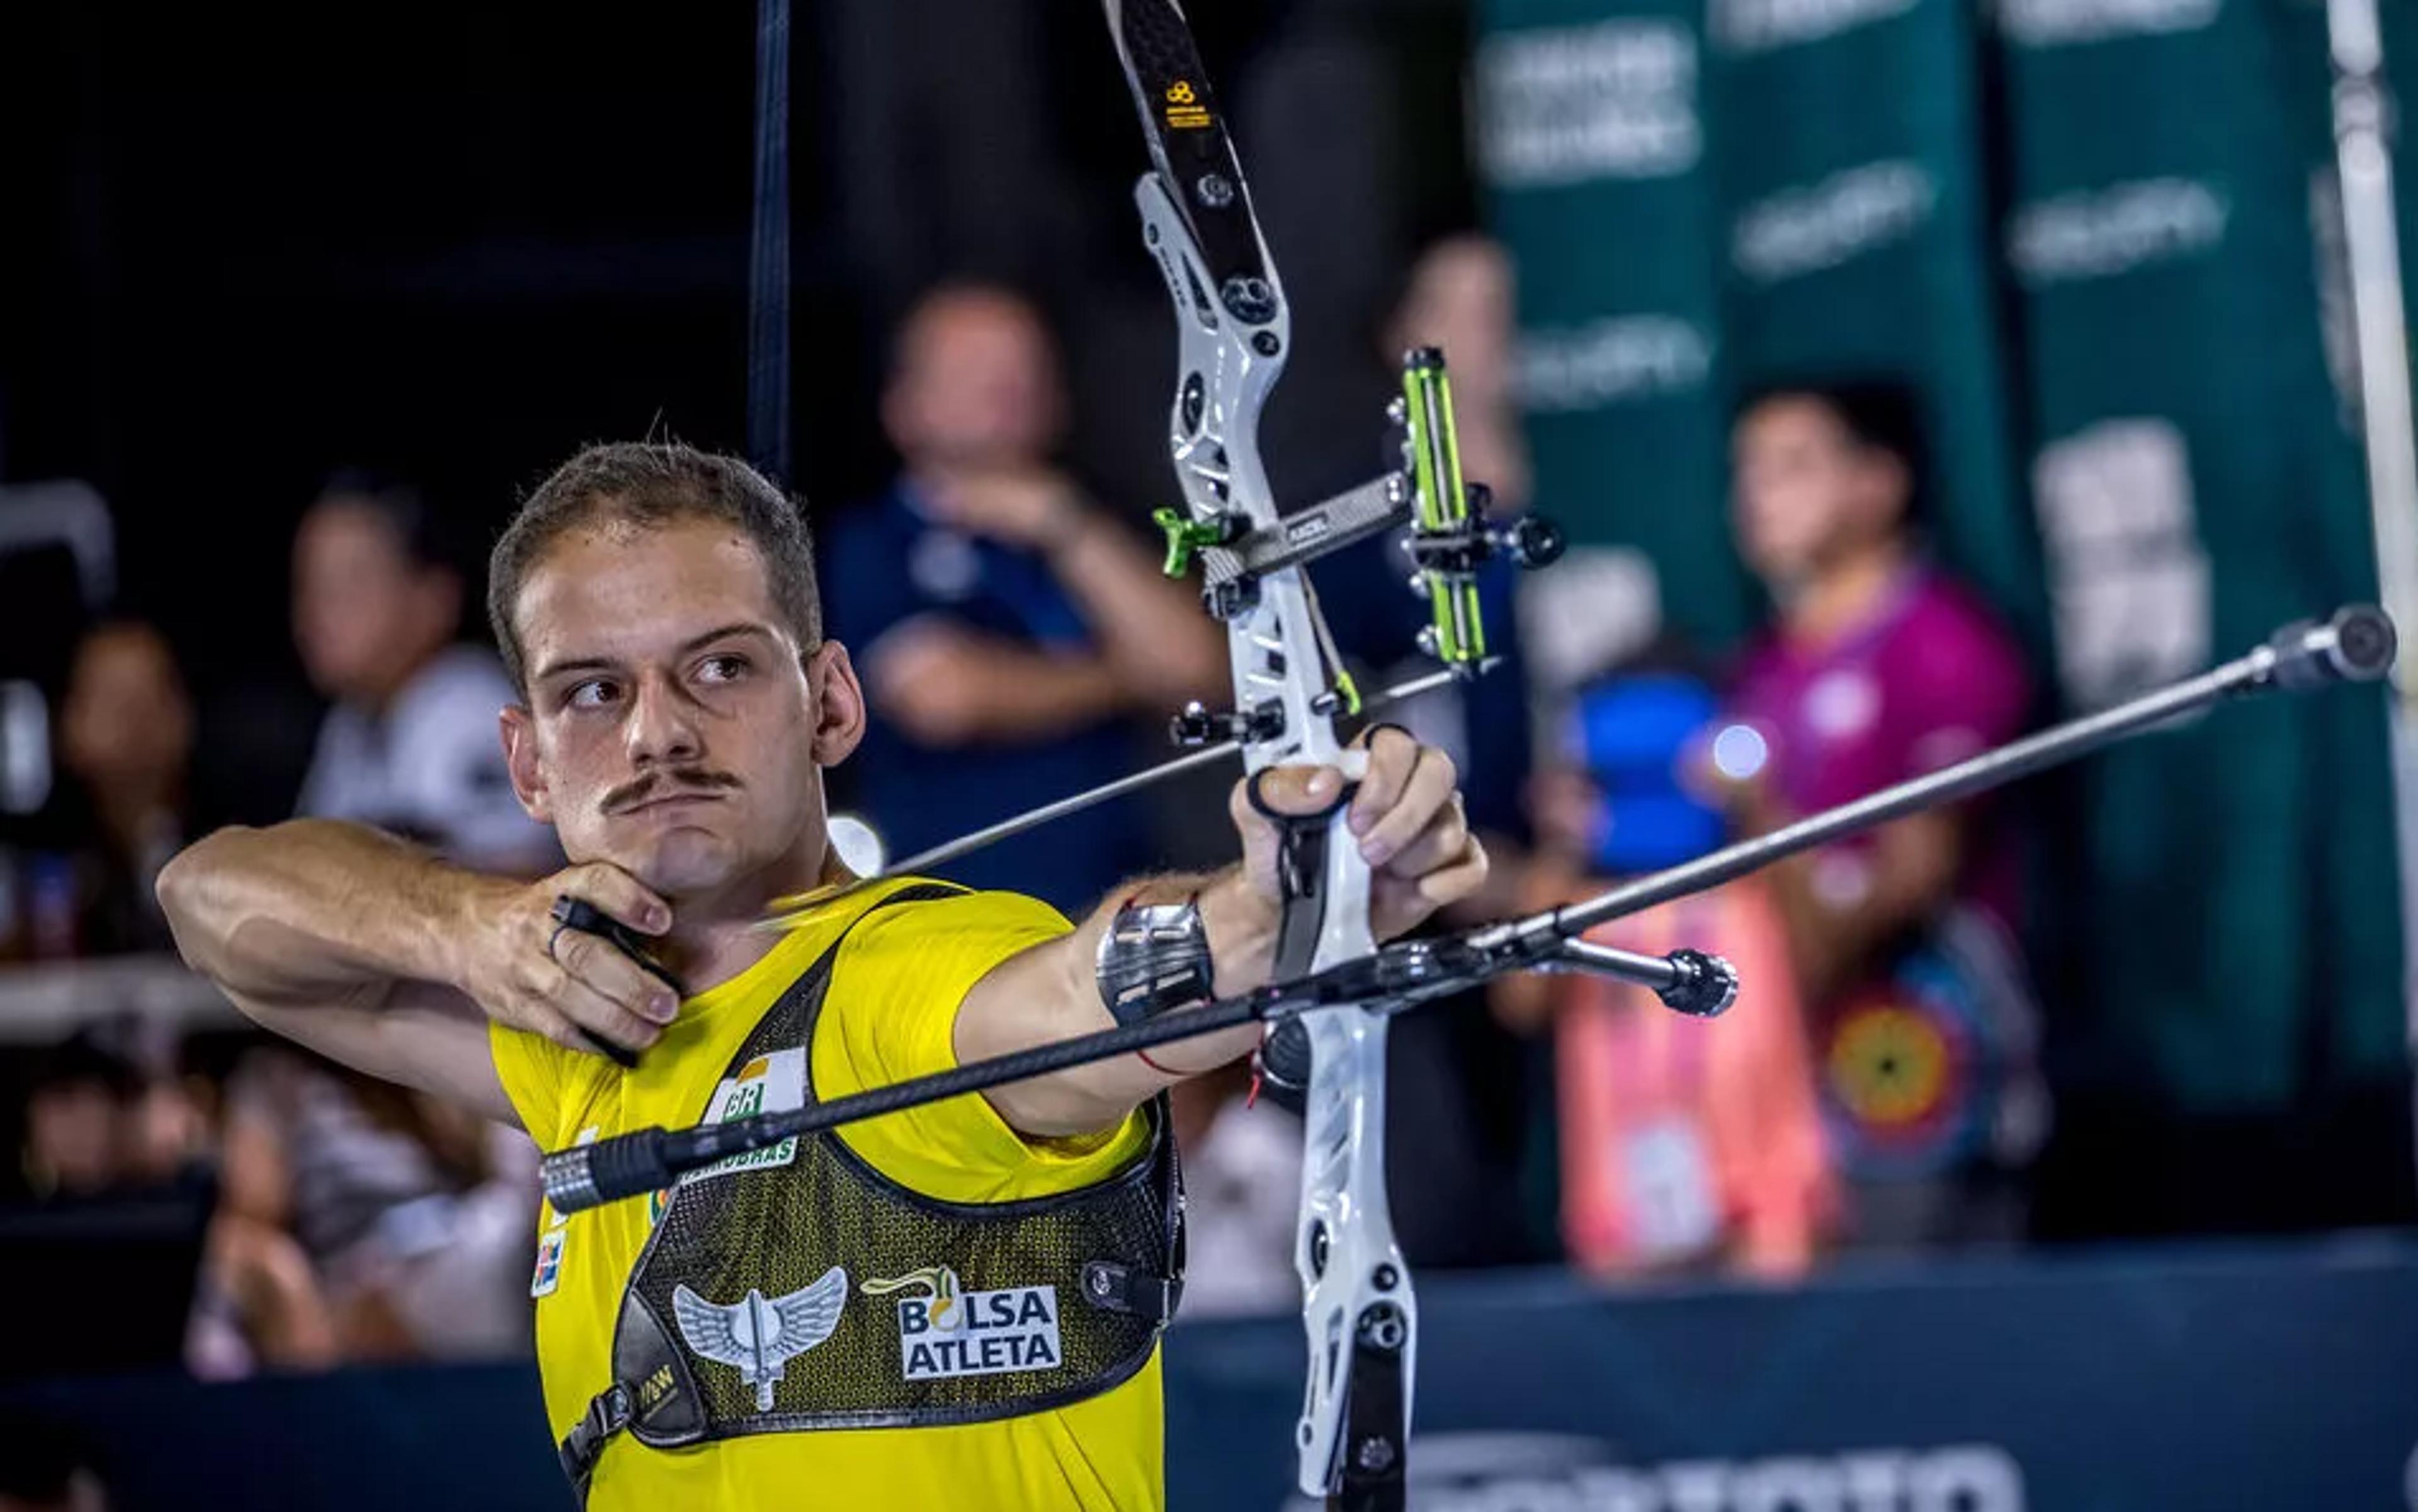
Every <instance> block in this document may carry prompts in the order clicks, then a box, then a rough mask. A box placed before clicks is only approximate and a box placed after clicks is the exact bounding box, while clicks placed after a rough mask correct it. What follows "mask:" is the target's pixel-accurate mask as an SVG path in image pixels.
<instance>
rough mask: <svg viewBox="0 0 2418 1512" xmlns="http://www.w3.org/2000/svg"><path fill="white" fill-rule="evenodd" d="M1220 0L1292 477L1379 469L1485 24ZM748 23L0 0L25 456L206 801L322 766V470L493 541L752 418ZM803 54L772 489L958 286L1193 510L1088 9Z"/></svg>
mask: <svg viewBox="0 0 2418 1512" xmlns="http://www.w3.org/2000/svg"><path fill="white" fill-rule="evenodd" d="M1197 9H1198V10H1199V11H1200V12H1201V13H1200V15H1198V16H1197V17H1196V18H1195V22H1196V25H1197V26H1198V29H1199V31H1200V34H1201V46H1202V48H1203V50H1204V53H1206V54H1207V58H1208V62H1209V64H1210V67H1211V69H1212V72H1213V74H1215V75H1216V76H1217V77H1219V78H1221V79H1225V80H1228V81H1230V82H1231V86H1230V88H1229V91H1228V103H1229V106H1230V109H1231V110H1232V113H1233V114H1234V115H1235V117H1236V119H1237V122H1238V128H1239V130H1240V132H1241V134H1242V135H1243V137H1244V138H1245V141H1244V147H1245V152H1246V156H1247V160H1250V161H1251V162H1252V164H1253V166H1254V172H1255V181H1256V187H1257V189H1258V191H1259V195H1260V199H1261V202H1262V210H1263V216H1264V218H1265V220H1266V221H1267V223H1268V225H1269V235H1270V237H1271V239H1272V240H1273V241H1274V242H1276V244H1277V251H1278V257H1279V261H1280V264H1281V266H1283V267H1284V268H1285V270H1286V273H1287V277H1288V280H1289V282H1290V283H1291V284H1292V289H1291V292H1292V294H1293V298H1294V301H1295V303H1296V307H1297V308H1298V309H1299V310H1301V311H1302V312H1304V313H1303V315H1302V316H1300V317H1297V318H1298V319H1299V320H1300V321H1301V324H1302V325H1303V326H1304V327H1306V328H1305V329H1303V330H1302V331H1301V332H1300V338H1299V340H1298V341H1297V343H1296V359H1295V360H1294V362H1293V366H1292V372H1291V374H1290V376H1289V379H1288V383H1287V386H1286V394H1285V402H1284V403H1283V404H1281V405H1277V406H1273V407H1272V409H1271V414H1270V424H1269V431H1268V435H1267V445H1268V451H1269V456H1270V462H1271V466H1272V468H1273V469H1274V470H1275V472H1276V475H1277V478H1278V483H1279V487H1280V488H1284V487H1288V485H1290V486H1292V487H1297V488H1299V489H1302V490H1304V491H1307V490H1308V489H1310V488H1316V487H1323V486H1326V485H1328V484H1331V483H1337V482H1339V481H1345V480H1351V479H1354V478H1356V476H1357V475H1358V474H1359V473H1361V472H1364V471H1365V470H1366V465H1367V462H1368V457H1367V456H1366V455H1364V454H1363V453H1364V452H1366V451H1368V450H1369V448H1368V447H1363V446H1360V445H1357V444H1355V443H1354V441H1353V440H1352V439H1350V438H1354V437H1361V438H1373V436H1374V435H1375V434H1376V426H1375V424H1374V418H1375V411H1374V410H1373V408H1371V409H1367V410H1360V411H1356V412H1354V411H1353V410H1351V409H1350V408H1349V407H1348V406H1351V405H1361V404H1366V405H1375V404H1377V403H1379V402H1381V399H1382V392H1381V389H1380V387H1379V386H1380V384H1381V383H1382V375H1381V374H1380V373H1379V372H1378V370H1377V369H1376V367H1375V365H1374V334H1375V330H1374V328H1375V322H1376V318H1377V314H1378V312H1379V311H1380V310H1382V309H1383V307H1384V305H1385V302H1386V301H1387V299H1388V298H1390V295H1391V292H1392V289H1391V280H1392V278H1393V277H1394V270H1395V269H1396V268H1398V267H1400V265H1401V264H1402V263H1403V261H1404V260H1405V258H1406V256H1407V253H1408V252H1409V251H1410V249H1411V248H1413V247H1414V246H1416V243H1417V241H1419V240H1420V239H1423V238H1424V237H1427V236H1429V235H1431V234H1433V233H1435V232H1437V231H1440V230H1444V229H1448V228H1449V227H1451V226H1453V225H1454V224H1456V223H1459V222H1460V221H1463V220H1465V219H1466V218H1467V217H1468V215H1469V213H1470V211H1469V206H1468V204H1467V192H1468V191H1467V189H1466V183H1465V175H1464V172H1463V169H1462V155H1461V140H1460V124H1459V118H1458V111H1457V105H1456V103H1455V102H1457V100H1458V99H1459V95H1460V91H1459V88H1458V83H1459V80H1458V69H1459V67H1460V63H1459V58H1460V55H1461V53H1462V49H1463V47H1464V40H1463V38H1464V31H1465V27H1466V25H1467V19H1466V17H1465V16H1464V15H1463V13H1462V8H1461V7H1459V6H1458V5H1455V4H1451V3H1446V0H1423V3H1401V0H1396V3H1391V4H1375V3H1370V4H1357V5H1354V4H1327V5H1320V4H1301V5H1281V4H1276V3H1270V0H1219V3H1217V4H1215V5H1206V6H1201V7H1197ZM754 10H755V8H754V7H752V6H743V5H735V4H734V5H721V6H711V7H693V8H681V9H680V10H678V11H669V10H664V9H659V8H649V9H643V10H642V9H638V8H627V9H623V8H593V7H588V8H572V7H568V6H563V7H550V8H539V7H514V8H494V7H473V6H467V5H460V4H436V5H421V6H413V7H408V8H391V9H389V10H387V11H385V12H384V14H383V17H382V18H378V19H373V18H372V17H368V16H365V15H364V14H363V13H361V12H357V11H345V12H342V13H339V12H331V11H321V12H296V13H292V14H288V13H284V12H280V13H278V14H277V15H276V16H275V18H274V19H271V18H269V17H268V16H263V15H253V16H247V15H244V14H240V13H234V12H224V11H220V10H216V9H205V10H186V9H173V10H170V9H163V10H161V11H160V12H158V13H151V14H142V15H139V16H129V15H126V14H123V13H118V12H103V11H99V10H96V9H95V8H90V7H78V6H71V5H68V4H63V3H54V0H50V3H46V0H35V3H21V4H15V5H11V6H9V7H7V8H5V9H0V112H5V115H0V135H4V136H5V140H6V142H7V144H8V145H7V148H6V151H5V154H0V204H6V205H8V206H11V211H12V213H11V215H10V217H9V221H8V226H7V229H6V233H5V235H0V259H5V263H0V480H5V481H28V480H35V479H43V478H53V477H78V478H83V479H86V480H89V481H91V482H92V483H93V484H95V485H96V486H97V487H98V488H99V490H100V491H101V493H102V494H103V496H105V497H106V498H107V499H108V501H109V503H110V505H111V507H112V510H113V512H114V513H115V517H116V520H117V523H118V531H119V550H120V553H121V558H122V560H121V576H120V582H121V592H120V605H119V606H120V607H121V608H122V609H124V610H127V611H129V612H133V613H137V614H141V615H144V616H145V617H148V618H152V619H157V620H159V621H161V623H162V624H163V625H164V626H165V627H166V628H167V630H168V631H169V633H170V634H171V635H172V636H173V637H175V639H176V643H177V645H178V647H179V649H180V651H181V652H182V654H183V655H184V657H185V659H186V661H187V664H188V668H187V669H188V674H189V676H191V678H192V679H193V680H195V682H196V683H197V685H198V686H197V692H198V693H199V694H200V695H201V699H202V704H203V709H204V720H205V728H204V734H203V739H202V741H201V749H202V751H203V752H205V753H207V759H208V760H209V761H210V763H211V770H207V771H204V772H202V773H201V774H200V782H201V784H202V787H203V789H204V790H203V792H202V793H201V794H200V795H198V796H199V797H200V799H201V801H202V802H203V803H204V805H205V807H206V809H207V810H209V811H210V812H208V813H207V814H206V815H205V816H204V817H206V818H218V817H248V818H253V817H256V818H273V817H282V816H283V813H284V812H285V811H286V808H285V805H286V804H287V802H288V801H289V800H290V797H291V793H292V790H293V787H294V786H295V784H296V783H297V782H298V778H299V773H300V767H301V763H302V761H303V759H304V756H305V755H306V754H307V741H308V736H309V730H310V726H311V722H312V719H313V717H314V712H315V710H314V708H313V706H312V704H311V702H310V699H309V695H307V693H306V692H305V690H304V689H303V687H302V684H301V680H300V677H299V672H298V665H297V664H296V662H295V659H294V656H293V653H292V650H291V647H290V643H289V640H288V637H287V632H286V562H287V556H288V549H289V540H290V535H291V531H292V527H293V526H294V523H295V522H296V520H297V519H298V517H299V515H300V513H301V511H302V509H303V507H304V506H305V505H306V504H307V503H308V502H309V500H310V498H311V496H312V495H313V493H314V490H315V488H316V487H317V485H318V483H319V482H320V481H321V480H322V479H323V478H324V477H325V476H326V475H327V474H328V472H329V470H330V469H332V468H334V467H336V466H344V465H368V466H375V467H378V468H381V469H385V470H389V471H392V472H396V473H400V474H402V475H404V476H406V477H408V478H411V479H415V480H417V481H420V482H421V484H422V486H423V487H424V488H425V489H427V490H428V491H429V492H430V493H431V494H432V495H433V496H435V498H436V501H437V504H438V507H439V509H440V512H441V513H442V515H443V516H444V518H445V520H446V521H447V522H448V523H449V524H450V525H451V527H452V528H451V535H452V537H453V544H454V549H455V551H456V553H457V554H458V555H460V556H461V557H463V559H464V561H465V563H466V564H467V565H469V566H471V567H473V568H475V567H476V566H477V565H478V564H479V562H480V561H481V559H482V556H483V552H484V548H485V546H486V545H487V543H488V542H489V541H490V540H491V539H492V535H493V532H494V531H495V530H497V528H499V527H500V525H501V522H502V520H503V519H504V517H505V516H506V514H507V513H508V512H509V509H510V507H511V504H512V502H513V498H514V497H515V496H516V493H517V492H518V491H519V490H522V489H525V488H527V487H528V486H529V485H530V484H531V483H533V482H534V481H536V480H537V479H538V478H540V477H542V476H543V473H544V472H545V470H546V469H547V468H549V467H550V466H552V465H553V464H554V463H555V462H557V461H559V459H560V458H562V457H563V456H565V455H566V454H568V453H569V452H570V451H572V450H573V449H574V447H576V446H577V445H579V444H580V443H582V442H585V441H589V440H593V439H599V438H607V437H628V436H637V435H649V434H669V435H678V436H680V437H681V438H684V439H687V440H690V441H694V442H696V443H698V444H701V445H705V446H710V447H716V448H727V449H734V450H735V449H738V448H740V447H741V446H742V444H743V442H744V440H745V414H744V403H745V360H744V359H745V350H744V348H745V335H746V326H745V303H746V291H747V282H746V281H747V259H748V234H749V223H750V222H749V215H750V203H749V196H750V190H751V183H752V167H751V161H752V154H753V150H754V115H753V113H754V104H755V101H754V87H755V84H754V81H755V69H754V48H755V14H754ZM1036 21H1037V22H1038V24H1035V23H1036ZM1305 72H1307V73H1308V75H1310V79H1309V81H1308V82H1309V83H1311V84H1312V85H1313V86H1312V87H1310V88H1308V89H1305V88H1303V87H1301V85H1302V84H1303V83H1304V82H1305V80H1304V77H1303V76H1304V73H1305ZM1270 79H1275V80H1278V87H1276V88H1271V89H1266V90H1262V89H1260V88H1259V87H1257V86H1258V84H1259V83H1260V82H1261V81H1263V80H1270ZM842 81H845V84H846V86H845V87H844V88H843V87H842V86H841V85H842ZM791 83H792V90H791V123H792V129H791V141H792V161H791V193H792V199H793V205H794V213H793V224H794V246H793V258H792V265H793V279H794V283H795V302H796V319H795V328H794V336H795V340H796V358H795V377H794V387H795V393H796V414H795V420H796V426H797V452H796V454H797V457H798V464H797V469H796V470H797V476H796V477H795V478H793V479H791V480H789V481H790V482H791V483H792V484H793V486H795V487H797V488H798V489H799V490H800V491H801V492H802V493H803V494H804V495H805V496H806V497H807V498H808V500H809V502H810V507H811V509H812V510H813V511H814V512H817V513H818V514H819V513H820V512H824V511H827V510H829V509H831V508H834V507H837V506H839V505H842V504H843V503H845V502H846V501H848V500H849V499H852V498H855V497H857V496H862V495H864V494H865V493H866V492H868V491H869V490H870V489H872V488H873V487H874V486H875V485H876V484H878V482H879V481H880V478H881V476H882V473H883V471H884V469H885V467H886V466H887V464H888V460H889V459H888V458H887V456H886V454H885V452H884V450H883V447H882V445H881V443H880V433H879V429H878V426H877V424H876V421H875V414H874V401H875V398H876V395H877V393H878V389H879V378H880V363H881V342H882V337H881V333H882V331H883V330H884V328H886V327H887V325H888V323H889V322H890V321H891V320H892V319H893V318H894V317H895V314H896V313H898V312H899V311H900V310H901V309H902V308H903V307H904V305H905V304H906V302H907V301H908V300H909V299H910V298H912V296H913V295H914V294H915V293H916V292H918V291H919V290H921V289H922V288H924V287H926V286H928V285H929V284H930V283H934V282H936V281H937V280H939V279H941V278H943V277H948V276H960V275H969V274H972V275H984V276H994V277H1002V278H1006V279H1009V280H1012V281H1015V282H1018V283H1021V284H1023V285H1025V286H1026V287H1028V288H1029V289H1030V290H1031V291H1032V292H1033V293H1035V294H1036V295H1038V296H1039V297H1040V298H1041V299H1042V300H1043V302H1044V303H1045V304H1046V305H1047V306H1048V309H1049V310H1050V312H1051V313H1052V314H1053V316H1054V317H1055V318H1056V319H1057V321H1058V323H1059V324H1060V327H1061V328H1062V331H1063V332H1064V335H1065V337H1066V338H1067V342H1068V346H1069V350H1070V353H1071V354H1072V356H1071V358H1070V369H1071V373H1070V377H1071V381H1072V383H1073V385H1074V388H1075V390H1076V405H1075V413H1076V414H1077V416H1078V417H1079V427H1080V429H1079V434H1078V435H1076V437H1075V438H1074V440H1073V442H1072V446H1071V452H1072V455H1071V459H1070V460H1072V461H1073V462H1074V464H1075V465H1076V466H1078V468H1079V470H1080V471H1082V472H1084V473H1086V474H1088V475H1089V476H1091V477H1092V478H1093V479H1094V481H1095V482H1097V483H1098V484H1100V485H1101V486H1102V487H1103V489H1104V491H1106V492H1108V493H1110V494H1111V495H1114V496H1118V498H1119V499H1120V501H1121V500H1122V499H1124V498H1127V497H1131V498H1133V499H1134V502H1133V503H1132V505H1131V507H1130V510H1129V513H1130V514H1131V516H1132V517H1134V518H1135V519H1137V520H1139V519H1140V517H1141V516H1142V515H1143V514H1144V513H1145V512H1146V511H1147V508H1148V507H1149V506H1150V505H1153V504H1156V503H1160V502H1165V501H1166V500H1167V499H1168V497H1170V496H1171V490H1168V489H1166V488H1165V486H1164V479H1165V468H1166V462H1165V456H1164V451H1163V450H1162V448H1161V445H1160V443H1159V440H1158V435H1159V432H1160V428H1161V425H1162V424H1163V420H1162V419H1161V415H1162V406H1163V405H1164V404H1165V397H1164V394H1165V389H1166V382H1167V381H1168V380H1166V379H1165V378H1164V377H1163V375H1164V374H1168V372H1169V370H1170V365H1171V362H1172V355H1171V352H1172V338H1171V331H1170V329H1169V327H1168V323H1167V316H1166V313H1165V311H1164V295H1163V293H1162V292H1161V290H1160V289H1159V287H1158V285H1157V283H1156V281H1155V274H1154V273H1153V271H1152V269H1151V267H1150V266H1149V264H1148V263H1147V261H1146V260H1145V259H1144V258H1143V256H1142V255H1141V254H1140V248H1139V244H1138V237H1137V236H1136V234H1135V229H1134V225H1135V222H1134V217H1133V211H1132V203H1131V198H1130V193H1129V189H1130V183H1131V180H1132V178H1133V176H1135V175H1136V174H1137V173H1139V172H1140V169H1141V168H1142V166H1143V157H1142V152H1141V147H1140V140H1139V133H1138V132H1137V131H1136V130H1134V129H1133V122H1132V119H1131V109H1132V107H1131V104H1130V101H1129V99H1128V97H1127V95H1126V93H1125V88H1124V84H1123V81H1122V79H1121V76H1120V75H1119V72H1118V70H1117V65H1116V60H1115V56H1114V54H1113V53H1112V51H1111V49H1110V44H1109V41H1108V38H1107V34H1106V28H1105V27H1103V26H1102V25H1101V23H1100V18H1099V14H1098V9H1097V7H1096V6H1095V5H1094V4H1092V3H1090V0H1042V3H1039V4H1034V5H1029V6H1024V5H1020V6H1016V7H1002V6H999V5H996V4H985V3H979V0H895V3H892V0H823V3H819V4H816V3H802V4H799V5H797V6H796V7H795V8H794V21H793V41H792V60H791ZM1413 99H1416V101H1417V102H1418V108H1417V109H1416V110H1414V109H1411V108H1409V105H1408V103H1407V102H1408V101H1410V100H1413ZM1263 101H1264V102H1265V108H1262V106H1263ZM1254 138H1260V139H1263V141H1262V142H1261V143H1260V145H1257V146H1256V147H1255V145H1254V142H1253V139H1254ZM1339 185H1347V186H1349V187H1346V188H1340V189H1339V188H1338V186H1339ZM1354 413H1356V414H1358V415H1360V416H1362V417H1365V419H1364V420H1363V422H1362V423H1355V424H1347V425H1341V426H1339V425H1338V424H1336V423H1335V421H1336V420H1337V418H1338V416H1339V415H1342V416H1345V417H1346V418H1349V417H1350V416H1352V415H1353V414H1354ZM1339 434H1340V435H1343V436H1344V437H1346V438H1347V439H1346V440H1344V441H1343V442H1342V443H1340V444H1338V443H1336V442H1334V441H1332V440H1329V439H1326V438H1329V437H1334V436H1336V435H1339ZM1370 444H1371V445H1373V439H1371V442H1370ZM1121 507H1122V505H1121ZM54 566H55V564H54ZM59 575H61V574H58V573H42V574H38V573H36V572H35V571H34V570H32V569H29V568H27V567H26V566H25V565H24V564H22V563H21V564H19V565H18V567H16V568H15V569H13V570H12V573H11V575H10V577H9V578H8V579H7V580H0V639H5V641H6V648H5V649H0V676H6V675H26V674H29V673H30V674H32V675H35V676H36V677H37V678H38V680H41V681H43V682H45V683H48V684H51V685H52V686H53V687H54V689H55V685H56V678H57V676H58V672H59V669H60V668H59V662H60V658H62V657H63V655H64V651H65V648H66V647H67V646H68V645H69V643H70V642H71V640H72V636H73V632H74V628H75V627H74V616H73V605H72V603H65V604H62V603H61V602H60V601H61V595H60V593H59V592H58V590H57V588H56V586H55V580H56V578H57V577H58V576H59ZM474 581H475V578H474ZM63 607H64V609H65V610H66V611H67V612H66V613H65V614H62V613H61V612H60V611H61V609H62V608H63Z"/></svg>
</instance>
